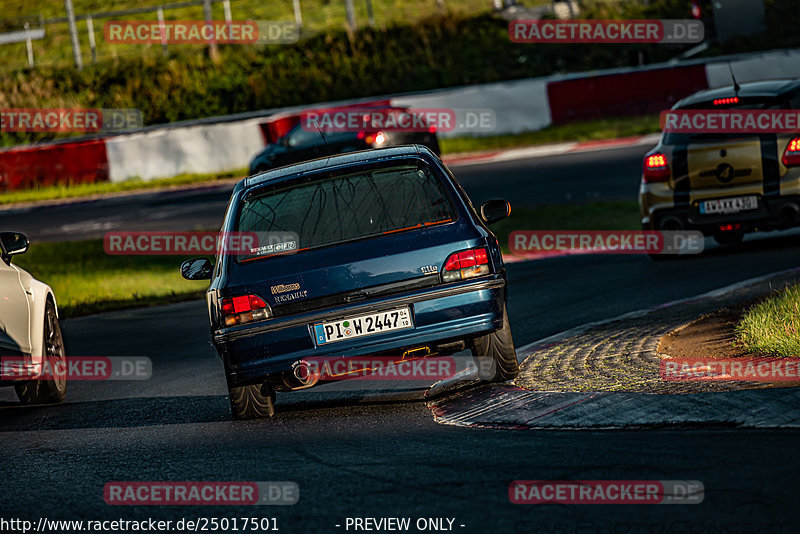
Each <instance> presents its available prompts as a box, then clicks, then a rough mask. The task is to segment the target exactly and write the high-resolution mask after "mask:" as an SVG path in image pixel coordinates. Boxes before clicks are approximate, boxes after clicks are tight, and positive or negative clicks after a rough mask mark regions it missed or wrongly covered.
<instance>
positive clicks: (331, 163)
mask: <svg viewBox="0 0 800 534" xmlns="http://www.w3.org/2000/svg"><path fill="white" fill-rule="evenodd" d="M423 152H429V153H431V154H432V152H430V150H429V149H428V148H427V147H424V146H420V145H403V146H395V147H388V148H374V149H370V150H360V151H358V152H347V153H345V154H337V155H334V156H326V157H324V158H319V159H313V160H310V161H304V162H302V163H295V164H294V165H287V166H285V167H280V168H278V169H274V170H270V171H265V172H262V173H259V174H255V175H253V176H250V177H249V178H245V179H244V180H242V182H240V184H243V186H244V187H252V186H255V185H260V184H264V183H266V182H271V181H275V180H280V179H282V178H288V177H293V176H298V175H301V174H308V173H313V172H316V171H320V170H323V169H333V168H336V167H349V166H355V165H360V164H363V163H375V162H379V161H381V160H385V159H393V158H397V157H402V156H417V155H419V154H421V153H423Z"/></svg>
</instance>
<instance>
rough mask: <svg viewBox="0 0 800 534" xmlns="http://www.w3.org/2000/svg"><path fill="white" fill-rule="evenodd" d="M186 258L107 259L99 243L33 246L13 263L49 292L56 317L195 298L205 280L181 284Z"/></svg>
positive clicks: (131, 257) (113, 257) (135, 257)
mask: <svg viewBox="0 0 800 534" xmlns="http://www.w3.org/2000/svg"><path fill="white" fill-rule="evenodd" d="M186 258H187V257H186V256H110V255H108V254H106V253H105V251H104V250H103V241H102V240H101V239H95V240H89V241H72V242H65V243H33V244H31V247H30V250H28V252H26V253H25V254H23V255H21V256H17V257H15V259H14V263H15V264H16V265H18V266H19V267H22V268H23V269H25V270H26V271H28V272H30V273H31V274H32V275H33V276H35V277H36V278H37V279H39V280H41V281H43V282H45V283H47V284H48V285H50V287H52V288H53V291H54V292H55V294H56V301H57V302H58V309H59V315H60V316H61V317H75V316H78V315H87V314H90V313H97V312H102V311H110V310H119V309H124V308H134V307H141V306H152V305H156V304H166V303H169V302H177V301H180V300H188V299H193V298H201V297H202V296H203V293H204V291H205V289H206V288H207V287H208V282H206V281H195V282H192V281H188V280H184V279H183V278H182V277H181V275H180V271H179V266H180V263H181V261H183V260H184V259H186Z"/></svg>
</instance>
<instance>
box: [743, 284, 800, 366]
mask: <svg viewBox="0 0 800 534" xmlns="http://www.w3.org/2000/svg"><path fill="white" fill-rule="evenodd" d="M736 336H737V339H738V341H739V343H741V344H742V346H743V347H744V349H745V350H747V351H748V352H765V353H770V354H775V355H778V356H800V285H795V286H792V287H789V288H788V289H786V290H785V291H782V292H780V293H778V294H776V295H774V296H772V297H770V298H768V299H766V300H764V301H762V302H760V303H758V304H756V305H755V306H753V307H751V308H750V309H749V310H747V311H746V312H745V313H744V315H742V318H741V320H740V321H739V323H738V324H737V325H736Z"/></svg>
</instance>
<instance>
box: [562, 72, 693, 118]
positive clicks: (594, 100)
mask: <svg viewBox="0 0 800 534" xmlns="http://www.w3.org/2000/svg"><path fill="white" fill-rule="evenodd" d="M706 88H708V80H707V78H706V68H705V65H692V66H689V67H675V68H666V69H655V70H647V71H643V72H629V73H621V74H608V75H604V76H592V77H587V78H577V79H574V80H562V81H557V82H550V83H548V84H547V96H548V98H549V100H550V115H551V117H552V119H553V124H563V123H565V122H570V121H575V120H587V119H602V118H606V117H614V116H625V115H641V114H644V113H660V112H661V111H663V110H665V109H669V108H671V107H672V105H673V104H675V103H676V102H677V101H678V100H680V99H681V98H684V97H687V96H689V95H691V94H692V93H695V92H697V91H700V90H701V89H706Z"/></svg>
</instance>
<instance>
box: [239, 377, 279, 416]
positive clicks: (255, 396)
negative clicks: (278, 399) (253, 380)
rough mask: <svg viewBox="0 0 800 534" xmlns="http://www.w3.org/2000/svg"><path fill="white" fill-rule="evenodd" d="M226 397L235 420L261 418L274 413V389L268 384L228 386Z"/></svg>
mask: <svg viewBox="0 0 800 534" xmlns="http://www.w3.org/2000/svg"><path fill="white" fill-rule="evenodd" d="M228 398H229V399H230V401H231V413H232V414H233V418H234V419H236V420H244V419H263V418H267V417H272V416H273V415H275V391H274V390H273V389H272V388H271V387H270V386H269V384H266V383H264V384H253V385H250V386H239V387H233V388H232V387H230V386H228Z"/></svg>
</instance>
